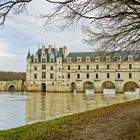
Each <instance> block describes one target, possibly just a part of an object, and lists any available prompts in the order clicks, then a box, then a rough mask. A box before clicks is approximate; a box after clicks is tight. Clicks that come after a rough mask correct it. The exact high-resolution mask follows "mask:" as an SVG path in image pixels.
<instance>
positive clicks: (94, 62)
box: [26, 45, 140, 92]
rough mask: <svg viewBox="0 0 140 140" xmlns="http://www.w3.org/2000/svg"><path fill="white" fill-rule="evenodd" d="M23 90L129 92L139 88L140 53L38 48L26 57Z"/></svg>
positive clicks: (50, 47)
mask: <svg viewBox="0 0 140 140" xmlns="http://www.w3.org/2000/svg"><path fill="white" fill-rule="evenodd" d="M26 82H27V83H26V88H27V91H58V92H71V91H73V90H76V91H77V92H84V91H85V89H87V88H94V90H95V92H102V91H103V89H116V92H123V91H128V90H129V91H133V90H136V89H139V87H140V52H138V51H137V53H134V52H133V53H131V54H129V55H128V54H127V53H126V52H123V53H122V52H121V53H117V54H113V55H112V54H108V53H103V52H77V53H76V52H75V53H69V54H68V55H67V48H66V47H63V48H59V49H57V48H53V47H52V46H51V45H49V46H48V48H45V46H42V47H41V48H39V49H38V50H37V52H36V53H35V54H34V55H31V54H30V52H28V55H27V81H26Z"/></svg>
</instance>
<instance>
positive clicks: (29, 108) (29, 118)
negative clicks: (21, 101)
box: [26, 92, 140, 123]
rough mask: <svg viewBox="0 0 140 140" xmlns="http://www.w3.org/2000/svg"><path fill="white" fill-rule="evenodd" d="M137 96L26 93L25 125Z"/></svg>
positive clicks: (137, 96) (136, 96)
mask: <svg viewBox="0 0 140 140" xmlns="http://www.w3.org/2000/svg"><path fill="white" fill-rule="evenodd" d="M139 96H140V95H139V94H138V95H133V96H130V97H129V96H127V95H124V94H116V95H114V96H113V97H112V96H110V95H103V94H94V95H92V96H91V95H86V94H81V93H76V94H74V93H73V94H72V93H47V94H44V93H39V92H38V93H37V92H36V93H33V92H27V98H26V123H34V122H38V121H43V120H50V119H54V118H57V117H61V116H66V115H70V114H73V113H79V112H83V111H87V110H93V109H95V108H99V107H102V106H106V105H111V104H114V103H121V102H125V101H129V100H132V99H138V98H139Z"/></svg>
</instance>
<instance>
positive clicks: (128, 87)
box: [123, 81, 139, 92]
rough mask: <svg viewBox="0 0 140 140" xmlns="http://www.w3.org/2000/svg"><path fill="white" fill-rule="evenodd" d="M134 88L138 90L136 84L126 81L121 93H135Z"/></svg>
mask: <svg viewBox="0 0 140 140" xmlns="http://www.w3.org/2000/svg"><path fill="white" fill-rule="evenodd" d="M136 88H139V86H138V84H137V83H136V82H134V81H128V82H126V83H125V84H124V86H123V91H124V92H126V91H135V89H136Z"/></svg>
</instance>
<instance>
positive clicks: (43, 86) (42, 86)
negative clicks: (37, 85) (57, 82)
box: [41, 83, 46, 92]
mask: <svg viewBox="0 0 140 140" xmlns="http://www.w3.org/2000/svg"><path fill="white" fill-rule="evenodd" d="M41 91H42V92H46V84H45V83H42V84H41Z"/></svg>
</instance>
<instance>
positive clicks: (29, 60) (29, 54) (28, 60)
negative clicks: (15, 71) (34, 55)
mask: <svg viewBox="0 0 140 140" xmlns="http://www.w3.org/2000/svg"><path fill="white" fill-rule="evenodd" d="M26 60H27V63H30V62H31V53H30V49H29V50H28V54H27V57H26Z"/></svg>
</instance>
